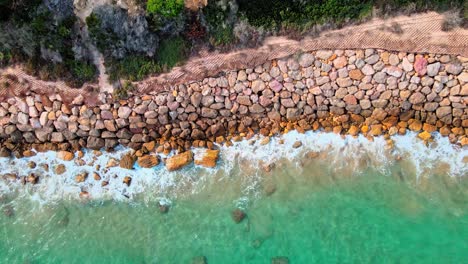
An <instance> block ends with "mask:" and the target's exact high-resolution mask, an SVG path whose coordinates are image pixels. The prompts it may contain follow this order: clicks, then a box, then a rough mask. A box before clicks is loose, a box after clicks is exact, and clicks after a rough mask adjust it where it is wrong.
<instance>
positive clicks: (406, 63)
mask: <svg viewBox="0 0 468 264" xmlns="http://www.w3.org/2000/svg"><path fill="white" fill-rule="evenodd" d="M401 66H402V67H403V70H404V71H405V72H410V71H412V70H413V64H411V62H409V60H408V58H406V57H405V58H403V62H402V63H401Z"/></svg>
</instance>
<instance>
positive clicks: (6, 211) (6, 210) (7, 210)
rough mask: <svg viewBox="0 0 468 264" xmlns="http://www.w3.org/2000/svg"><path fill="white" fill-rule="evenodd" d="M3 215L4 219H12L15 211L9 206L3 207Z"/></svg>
mask: <svg viewBox="0 0 468 264" xmlns="http://www.w3.org/2000/svg"><path fill="white" fill-rule="evenodd" d="M3 214H4V215H5V216H6V217H13V216H14V214H15V210H14V209H13V207H12V206H11V205H5V207H4V208H3Z"/></svg>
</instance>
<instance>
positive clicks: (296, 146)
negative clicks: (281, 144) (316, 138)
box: [292, 141, 302, 148]
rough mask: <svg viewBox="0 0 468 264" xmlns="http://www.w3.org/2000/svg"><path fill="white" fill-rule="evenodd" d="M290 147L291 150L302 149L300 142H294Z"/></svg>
mask: <svg viewBox="0 0 468 264" xmlns="http://www.w3.org/2000/svg"><path fill="white" fill-rule="evenodd" d="M292 147H293V148H300V147H302V142H301V141H296V142H294V144H293V146H292Z"/></svg>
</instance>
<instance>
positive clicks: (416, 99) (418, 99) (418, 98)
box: [408, 92, 426, 104]
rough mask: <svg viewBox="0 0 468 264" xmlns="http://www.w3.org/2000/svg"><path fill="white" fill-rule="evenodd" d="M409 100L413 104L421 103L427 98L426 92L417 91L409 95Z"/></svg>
mask: <svg viewBox="0 0 468 264" xmlns="http://www.w3.org/2000/svg"><path fill="white" fill-rule="evenodd" d="M408 100H409V102H410V103H412V104H421V103H423V102H424V101H425V100H426V97H425V96H424V94H422V93H420V92H416V93H414V94H412V95H411V96H410V97H409V99H408Z"/></svg>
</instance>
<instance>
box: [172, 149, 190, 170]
mask: <svg viewBox="0 0 468 264" xmlns="http://www.w3.org/2000/svg"><path fill="white" fill-rule="evenodd" d="M192 161H193V153H192V152H191V151H186V152H183V153H180V154H177V155H174V156H172V157H170V158H167V159H166V168H167V170H168V171H176V170H180V169H182V168H183V167H185V166H187V165H188V164H190V163H191V162H192Z"/></svg>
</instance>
